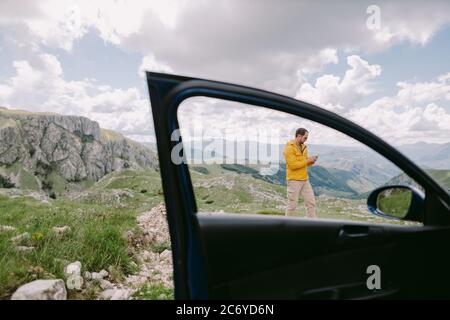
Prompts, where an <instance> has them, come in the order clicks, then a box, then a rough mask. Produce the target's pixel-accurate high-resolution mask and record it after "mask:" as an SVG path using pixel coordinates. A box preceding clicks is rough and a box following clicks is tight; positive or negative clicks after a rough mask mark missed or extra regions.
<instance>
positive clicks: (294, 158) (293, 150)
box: [283, 140, 308, 180]
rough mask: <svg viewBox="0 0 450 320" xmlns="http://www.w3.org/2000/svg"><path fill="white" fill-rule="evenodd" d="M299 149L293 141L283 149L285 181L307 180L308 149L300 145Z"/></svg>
mask: <svg viewBox="0 0 450 320" xmlns="http://www.w3.org/2000/svg"><path fill="white" fill-rule="evenodd" d="M300 147H301V148H302V149H303V153H302V152H301V151H300V149H299V147H297V145H296V144H295V141H294V140H291V141H288V142H287V143H286V146H285V147H284V152H283V154H284V159H285V160H286V180H307V179H308V165H307V162H306V159H308V148H307V147H306V145H304V144H302V145H301V146H300Z"/></svg>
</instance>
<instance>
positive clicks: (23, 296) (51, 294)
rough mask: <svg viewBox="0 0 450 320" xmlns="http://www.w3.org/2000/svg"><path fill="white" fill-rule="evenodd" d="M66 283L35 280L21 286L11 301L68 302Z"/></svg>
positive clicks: (59, 280)
mask: <svg viewBox="0 0 450 320" xmlns="http://www.w3.org/2000/svg"><path fill="white" fill-rule="evenodd" d="M66 299H67V291H66V286H65V285H64V281H63V280H61V279H57V280H35V281H33V282H30V283H27V284H25V285H23V286H21V287H20V288H19V289H17V290H16V292H14V293H13V295H12V297H11V300H66Z"/></svg>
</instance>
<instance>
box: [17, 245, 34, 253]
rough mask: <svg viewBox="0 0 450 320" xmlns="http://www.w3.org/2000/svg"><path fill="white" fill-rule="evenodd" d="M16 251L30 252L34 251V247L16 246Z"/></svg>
mask: <svg viewBox="0 0 450 320" xmlns="http://www.w3.org/2000/svg"><path fill="white" fill-rule="evenodd" d="M16 250H17V251H19V252H31V251H33V250H34V247H26V246H17V247H16Z"/></svg>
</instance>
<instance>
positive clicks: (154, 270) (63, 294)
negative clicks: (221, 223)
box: [2, 204, 173, 300]
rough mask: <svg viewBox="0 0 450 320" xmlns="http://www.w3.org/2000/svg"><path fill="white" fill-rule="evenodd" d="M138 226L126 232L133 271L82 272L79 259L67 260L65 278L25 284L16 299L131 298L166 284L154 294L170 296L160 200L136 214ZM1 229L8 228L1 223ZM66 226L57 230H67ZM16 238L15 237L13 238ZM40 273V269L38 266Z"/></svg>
mask: <svg viewBox="0 0 450 320" xmlns="http://www.w3.org/2000/svg"><path fill="white" fill-rule="evenodd" d="M137 222H138V228H137V229H136V230H135V231H134V232H133V231H129V232H128V233H127V235H126V236H127V240H128V244H129V255H130V256H132V257H133V260H134V261H136V262H137V263H136V265H135V267H136V268H135V269H136V272H134V273H133V274H131V275H128V276H126V277H117V276H116V272H115V270H114V268H112V267H110V268H109V270H97V271H94V270H91V271H84V272H82V269H83V266H82V264H81V263H80V262H79V261H75V262H72V263H69V264H67V266H66V268H65V274H66V279H65V281H64V279H39V280H35V281H32V282H30V283H27V284H25V285H22V286H21V287H19V288H18V289H17V290H16V292H14V294H13V295H12V297H11V299H13V300H23V299H33V300H41V299H57V300H65V299H67V297H68V293H69V292H71V293H72V295H71V296H72V297H74V298H83V299H100V300H105V299H107V300H109V299H110V300H128V299H145V298H148V292H147V291H146V290H148V288H163V290H160V291H161V292H159V291H158V292H157V296H155V295H154V292H153V294H152V295H151V298H156V299H170V298H171V294H170V291H173V279H172V276H173V266H172V252H171V251H170V237H169V231H168V226H167V220H166V210H165V206H164V205H163V204H159V205H157V206H155V207H154V208H152V209H151V210H150V211H148V212H144V213H143V214H141V215H140V216H138V218H137ZM2 229H5V230H6V229H9V228H8V226H2ZM66 231H67V228H66V229H64V227H61V228H59V229H58V230H55V232H60V233H64V232H66ZM11 241H14V240H11ZM35 271H36V273H39V270H35ZM172 296H173V294H172Z"/></svg>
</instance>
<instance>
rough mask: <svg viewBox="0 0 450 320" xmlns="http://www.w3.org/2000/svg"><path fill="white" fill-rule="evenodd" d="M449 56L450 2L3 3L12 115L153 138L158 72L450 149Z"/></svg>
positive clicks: (3, 92)
mask: <svg viewBox="0 0 450 320" xmlns="http://www.w3.org/2000/svg"><path fill="white" fill-rule="evenodd" d="M370 5H376V6H377V8H378V9H379V15H378V13H377V9H374V8H373V7H372V8H369V6H370ZM368 8H369V10H368ZM368 11H369V12H368ZM377 17H379V18H380V19H379V20H378V19H377ZM449 56H450V2H448V1H426V2H425V1H395V2H393V1H392V2H384V1H370V2H365V1H341V2H339V3H337V2H335V1H333V2H330V1H327V3H325V1H324V2H323V3H321V2H318V1H310V2H306V1H305V2H300V1H265V0H260V1H256V0H255V1H250V0H244V1H220V0H219V1H195V0H194V1H193V0H189V1H181V0H180V1H168V0H163V1H145V2H143V1H125V0H117V1H95V0H87V1H83V0H79V1H62V0H43V1H34V0H2V1H0V66H1V69H0V106H5V107H8V108H20V109H26V110H31V111H53V112H58V113H61V114H76V115H84V116H87V117H89V118H91V119H94V120H96V121H98V122H99V123H100V125H101V126H102V127H105V128H109V129H113V130H117V131H120V132H122V133H124V134H125V135H127V136H129V137H131V138H134V139H137V140H141V141H142V140H143V141H149V140H152V136H154V132H153V125H152V123H151V118H150V113H149V105H150V103H149V98H148V92H147V88H146V85H145V79H144V77H143V70H152V71H159V72H169V73H176V74H182V75H188V76H197V77H201V78H207V79H214V80H220V81H227V82H233V83H239V84H244V85H249V86H253V87H258V88H263V89H266V90H269V91H275V92H278V93H282V94H285V95H288V96H291V97H294V98H298V99H303V100H307V101H310V102H314V103H316V104H318V105H320V106H322V107H323V108H326V109H329V110H331V111H334V112H337V113H339V114H341V115H343V116H345V117H347V118H349V119H351V120H353V121H355V122H357V123H359V124H361V125H363V126H364V127H365V128H367V129H369V130H371V131H373V132H375V133H376V134H379V135H380V136H381V137H382V138H384V139H385V140H387V141H388V142H391V143H394V144H397V145H398V144H405V143H414V142H417V141H425V142H434V143H448V142H450V59H449ZM191 117H194V118H195V117H197V115H195V114H192V115H191ZM198 117H200V116H198ZM233 117H235V118H233ZM239 117H240V114H239V112H232V113H227V112H222V113H220V114H219V116H216V117H215V119H216V120H215V121H218V123H220V122H221V121H224V120H225V119H226V121H227V122H228V123H238V119H239ZM260 118H261V120H260V121H261V122H260V124H261V125H263V126H268V125H270V126H272V127H277V126H278V125H279V126H280V127H286V123H285V121H284V120H283V117H273V119H272V118H270V117H266V116H264V117H260ZM197 120H198V119H197ZM200 120H201V119H200ZM293 126H294V128H292V130H295V124H293ZM289 130H290V131H292V130H291V128H290V129H289ZM289 130H288V131H289ZM290 131H289V132H290Z"/></svg>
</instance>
